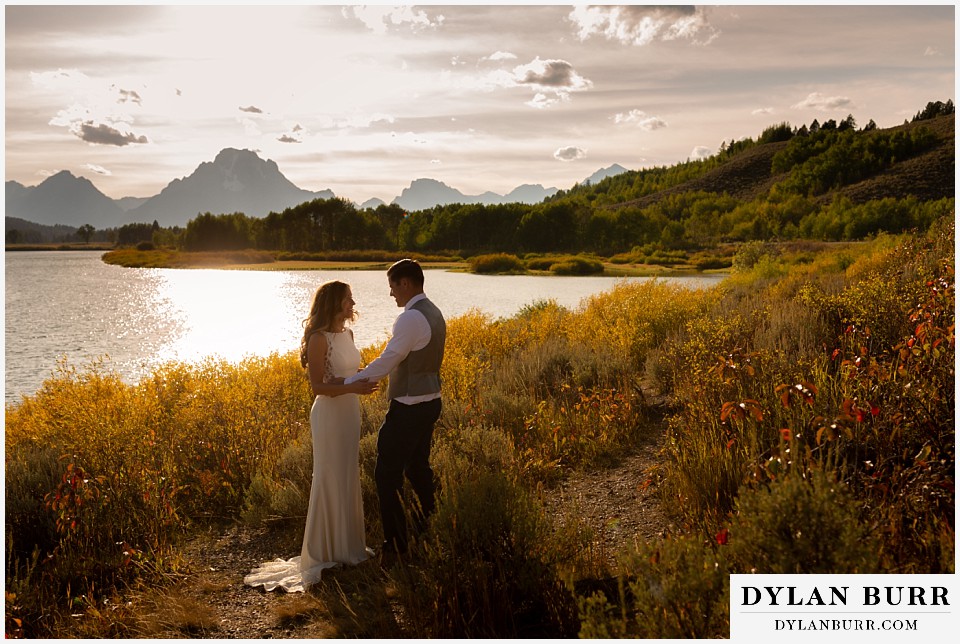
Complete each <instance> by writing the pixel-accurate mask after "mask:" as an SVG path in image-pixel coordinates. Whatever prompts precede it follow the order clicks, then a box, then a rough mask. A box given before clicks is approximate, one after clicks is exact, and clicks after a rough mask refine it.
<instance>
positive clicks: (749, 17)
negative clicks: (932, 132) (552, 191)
mask: <svg viewBox="0 0 960 644" xmlns="http://www.w3.org/2000/svg"><path fill="white" fill-rule="evenodd" d="M5 22H6V25H5V27H6V28H5V32H6V155H5V169H6V172H5V175H6V179H7V180H16V181H19V182H20V183H22V184H24V185H27V186H33V185H37V184H38V183H40V182H41V181H42V180H43V179H44V178H46V177H47V176H50V175H52V174H55V173H56V172H58V171H60V170H69V171H70V172H72V173H73V174H74V175H77V176H84V177H86V178H88V179H90V180H91V181H92V182H93V183H94V185H96V186H97V188H98V189H100V190H101V191H102V192H103V193H105V194H106V195H108V196H109V197H112V198H120V197H124V196H136V197H149V196H152V195H155V194H157V193H159V192H160V190H162V189H163V188H164V187H165V186H166V185H167V183H169V182H170V181H172V180H173V179H176V178H183V177H185V176H187V175H189V174H190V173H192V172H193V170H194V169H196V167H197V166H198V165H199V164H201V163H203V162H209V161H212V160H213V158H214V157H215V156H216V154H217V153H218V152H219V151H220V150H221V149H223V148H226V147H234V148H246V149H251V150H255V151H257V152H258V154H259V155H260V156H261V157H262V158H265V159H272V160H274V161H276V162H277V164H278V166H279V168H280V171H281V172H282V173H283V174H284V175H285V176H286V177H287V178H289V179H290V180H291V181H293V182H294V183H295V184H296V185H298V186H299V187H301V188H305V189H308V190H323V189H331V190H333V191H334V193H335V194H336V195H337V196H342V197H346V198H348V199H353V200H354V201H356V202H358V203H360V202H363V201H365V200H367V199H369V198H371V197H379V198H380V199H383V200H385V201H390V200H392V199H393V198H394V197H396V196H398V195H399V194H400V193H401V191H402V190H403V189H404V188H405V187H407V186H408V185H409V184H410V182H411V181H412V180H414V179H416V178H433V179H436V180H439V181H443V182H444V183H446V184H447V185H449V186H451V187H454V188H456V189H458V190H460V191H462V192H464V193H465V194H479V193H481V192H484V191H487V190H491V191H495V192H498V193H500V194H505V193H507V192H509V191H510V190H512V189H513V188H515V187H517V186H519V185H521V184H525V183H531V184H542V185H543V186H545V187H557V188H561V189H564V188H569V187H570V186H572V185H573V184H574V183H575V182H577V181H582V180H583V179H584V178H586V177H588V176H590V175H591V174H592V173H593V172H594V171H596V170H597V169H599V168H602V167H607V166H610V165H612V164H614V163H618V164H620V165H623V166H624V167H627V168H629V169H641V168H644V167H652V166H658V165H672V164H675V163H678V162H682V161H685V160H687V159H690V158H696V157H699V156H707V155H710V154H712V153H714V152H716V151H717V150H718V149H719V147H720V145H721V144H722V143H723V142H725V141H726V142H728V141H731V140H733V139H736V138H743V137H754V138H755V137H757V136H758V135H759V134H760V133H761V132H762V131H763V130H764V129H765V128H766V127H768V126H770V125H774V124H777V123H781V122H789V123H791V124H793V125H795V126H799V125H801V124H807V123H810V122H811V121H812V120H813V119H819V120H821V121H823V120H826V119H831V118H832V119H837V120H840V119H843V118H846V117H847V116H848V115H853V116H854V117H855V119H856V120H857V122H858V123H860V124H865V123H866V122H867V121H869V120H870V119H873V120H874V121H875V122H876V123H877V124H878V125H879V126H880V127H890V126H893V125H897V124H899V123H902V122H903V121H904V120H905V119H909V118H911V117H912V116H913V115H914V114H915V113H916V112H917V111H919V110H920V109H922V108H923V106H924V105H925V104H926V103H927V102H928V101H935V100H941V101H946V100H948V99H951V100H952V99H954V88H955V69H954V7H953V5H952V3H951V4H935V5H927V6H922V7H917V6H906V5H904V6H887V5H874V6H870V5H851V6H829V5H828V6H822V5H821V6H802V5H800V6H776V5H769V6H764V5H743V6H738V5H719V6H710V7H696V8H694V7H682V6H666V7H644V6H625V7H611V6H604V7H586V6H580V7H571V6H553V5H536V4H533V5H506V6H483V5H479V6H458V5H422V6H401V7H390V6H385V5H373V6H360V5H302V6H297V5H293V6H277V7H266V6H245V5H242V4H241V5H214V6H205V7H197V6H165V5H148V6H110V5H103V6H99V5H98V6H81V5H77V6H30V5H23V6H16V5H14V6H10V5H8V6H6V7H5Z"/></svg>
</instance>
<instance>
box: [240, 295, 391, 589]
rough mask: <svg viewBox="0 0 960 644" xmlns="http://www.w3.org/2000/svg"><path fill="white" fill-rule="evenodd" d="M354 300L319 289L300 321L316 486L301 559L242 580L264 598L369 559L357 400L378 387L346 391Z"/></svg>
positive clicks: (354, 361)
mask: <svg viewBox="0 0 960 644" xmlns="http://www.w3.org/2000/svg"><path fill="white" fill-rule="evenodd" d="M354 304H355V302H354V301H353V294H352V293H351V291H350V287H349V286H348V285H347V284H344V283H343V282H337V281H333V282H327V283H325V284H323V285H322V286H321V287H320V288H318V289H317V292H316V294H315V295H314V297H313V304H312V306H311V308H310V317H308V318H307V319H306V320H304V322H303V326H304V331H303V339H302V340H301V342H300V363H301V364H302V365H303V366H304V367H306V369H307V373H308V374H309V377H310V384H311V386H312V388H313V393H314V395H315V398H314V401H313V407H312V408H311V410H310V429H311V433H312V437H313V480H312V483H311V486H310V505H309V506H308V508H307V524H306V527H305V529H304V533H303V547H302V548H301V550H300V556H299V557H294V558H292V559H289V560H284V559H275V560H274V561H270V562H267V563H265V564H263V565H262V566H260V567H258V568H255V569H254V570H252V571H251V572H250V574H249V575H247V576H246V577H244V579H243V582H244V583H245V584H247V585H248V586H263V588H264V589H265V590H267V591H270V590H274V589H276V588H282V589H283V590H286V591H287V592H302V591H303V590H305V589H306V588H307V587H308V586H310V585H312V584H315V583H316V582H318V581H319V580H320V573H321V571H322V570H324V569H326V568H332V567H334V566H336V565H338V564H357V563H360V562H361V561H364V560H365V559H368V558H369V557H370V556H372V555H373V551H372V550H370V549H369V548H367V547H366V542H365V539H364V525H363V501H362V498H361V495H360V464H359V449H360V401H359V399H358V398H357V395H358V394H369V393H371V392H373V391H375V390H376V388H377V384H376V383H375V382H368V381H366V380H363V381H357V382H354V383H351V384H349V385H346V384H343V379H344V377H346V376H349V375H352V374H355V373H357V370H358V369H359V367H360V351H359V350H358V349H357V347H356V344H355V343H354V340H353V331H351V330H350V329H349V328H348V327H347V326H346V325H347V322H348V321H353V320H355V319H356V317H357V316H356V312H355V311H354V308H353V307H354Z"/></svg>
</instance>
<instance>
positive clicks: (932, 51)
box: [923, 47, 940, 56]
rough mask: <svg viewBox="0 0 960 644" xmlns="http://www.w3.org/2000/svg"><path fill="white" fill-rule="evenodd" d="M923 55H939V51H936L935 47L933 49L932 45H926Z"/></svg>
mask: <svg viewBox="0 0 960 644" xmlns="http://www.w3.org/2000/svg"><path fill="white" fill-rule="evenodd" d="M923 55H924V56H939V55H940V52H939V51H937V50H936V49H934V48H933V47H927V48H926V49H925V50H924V51H923Z"/></svg>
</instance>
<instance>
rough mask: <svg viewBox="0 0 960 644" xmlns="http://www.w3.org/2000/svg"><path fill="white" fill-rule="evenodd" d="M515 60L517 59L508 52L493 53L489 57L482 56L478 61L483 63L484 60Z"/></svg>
mask: <svg viewBox="0 0 960 644" xmlns="http://www.w3.org/2000/svg"><path fill="white" fill-rule="evenodd" d="M516 58H517V55H516V54H511V53H510V52H509V51H495V52H493V53H492V54H490V55H489V56H484V57H483V58H481V59H480V60H481V61H484V60H492V61H500V60H516Z"/></svg>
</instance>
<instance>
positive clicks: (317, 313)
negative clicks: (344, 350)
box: [300, 280, 357, 367]
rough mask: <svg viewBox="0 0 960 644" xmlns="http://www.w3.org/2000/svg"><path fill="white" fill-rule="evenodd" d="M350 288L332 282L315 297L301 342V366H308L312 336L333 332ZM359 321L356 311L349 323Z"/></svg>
mask: <svg viewBox="0 0 960 644" xmlns="http://www.w3.org/2000/svg"><path fill="white" fill-rule="evenodd" d="M349 288H350V287H349V286H348V285H347V284H345V283H343V282H339V281H336V280H334V281H332V282H327V283H325V284H322V285H321V286H320V288H318V289H317V292H316V293H314V295H313V304H311V305H310V317H308V318H306V319H305V320H304V321H303V338H302V339H301V340H300V365H301V366H303V367H306V366H307V343H308V342H309V341H310V336H311V335H313V334H314V333H316V332H317V331H331V330H332V329H331V325H332V324H333V320H334V318H336V317H337V313H339V312H340V308H341V306H342V305H343V298H344V297H345V296H346V294H347V289H349ZM356 319H357V313H356V311H354V313H353V316H352V317H351V318H350V319H349V321H351V322H352V321H354V320H356Z"/></svg>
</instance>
